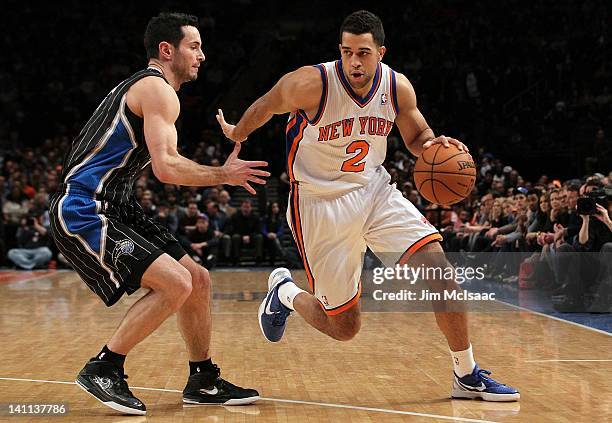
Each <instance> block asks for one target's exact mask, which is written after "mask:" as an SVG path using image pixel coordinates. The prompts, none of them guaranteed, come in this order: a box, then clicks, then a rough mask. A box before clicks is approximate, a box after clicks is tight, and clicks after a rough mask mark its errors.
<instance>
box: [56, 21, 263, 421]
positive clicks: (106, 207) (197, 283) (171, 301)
mask: <svg viewBox="0 0 612 423" xmlns="http://www.w3.org/2000/svg"><path fill="white" fill-rule="evenodd" d="M144 42H145V47H146V51H147V57H148V60H149V63H148V67H147V69H144V70H141V71H139V72H137V73H135V74H134V75H132V76H131V77H130V78H128V79H126V80H125V81H123V82H122V83H120V84H119V85H118V86H117V87H115V88H114V89H113V90H112V91H111V92H110V93H109V94H108V95H107V97H106V98H105V99H104V100H103V101H102V103H101V104H100V105H99V106H98V108H97V109H96V111H95V112H94V114H93V116H92V117H91V118H90V119H89V121H88V122H87V124H86V125H85V127H84V128H83V129H82V131H81V133H80V134H79V135H78V136H77V138H76V139H75V140H74V142H73V144H72V147H71V149H70V151H69V153H68V154H67V156H66V158H65V161H64V169H63V174H62V185H61V187H60V190H58V193H57V194H56V195H55V196H54V197H53V199H52V204H51V210H50V213H51V220H52V233H53V237H54V239H55V241H56V243H57V246H58V248H59V249H60V251H61V252H62V254H63V255H64V256H65V257H66V259H68V261H70V263H71V264H72V266H73V267H74V269H75V270H76V271H77V272H78V273H79V275H80V276H81V278H82V279H83V281H85V283H86V284H87V286H88V287H89V288H90V289H91V290H92V291H94V292H95V293H96V294H97V295H98V296H100V298H101V299H102V300H103V301H104V303H105V304H106V305H107V306H111V305H113V304H114V303H116V302H117V301H118V300H119V299H120V298H121V296H122V295H123V294H124V293H127V294H128V295H129V294H132V293H133V292H135V291H136V290H138V288H140V287H143V288H147V289H148V290H149V292H148V293H147V294H146V295H144V296H143V297H142V298H140V299H139V300H138V301H137V302H136V303H134V305H133V306H132V307H131V308H130V309H129V311H128V312H127V314H126V315H125V317H124V318H123V320H122V322H121V323H120V324H119V327H118V328H117V330H116V331H115V333H114V334H113V335H112V336H111V338H110V340H109V341H108V343H107V344H106V345H105V346H104V348H103V349H102V351H100V353H99V354H97V355H96V356H95V357H94V358H92V359H91V360H90V361H89V362H88V363H87V364H86V365H85V367H84V368H83V369H82V370H81V372H80V373H79V375H78V378H77V384H78V385H79V386H80V387H81V388H83V389H84V390H86V391H87V392H89V393H90V394H91V395H93V396H94V397H96V398H97V399H98V400H100V401H101V402H102V403H104V404H105V405H107V406H109V407H111V408H114V409H116V410H119V411H121V412H124V413H128V414H145V412H146V408H145V406H144V404H143V403H142V402H141V401H140V400H138V399H137V398H135V397H134V395H133V394H132V393H131V392H130V390H129V388H128V385H127V383H126V381H125V379H126V378H127V376H126V375H125V373H124V371H123V363H124V360H125V356H126V354H127V353H128V352H129V351H130V350H131V349H132V348H133V347H134V346H135V345H136V344H138V343H139V342H141V341H142V340H143V339H145V338H146V337H147V336H148V335H150V334H151V333H152V332H153V331H154V330H155V329H157V328H158V327H159V326H160V325H161V323H162V322H163V321H164V320H166V319H167V318H168V317H169V316H170V315H172V314H173V313H177V316H178V326H179V329H180V332H181V334H182V336H183V338H184V340H185V344H186V346H187V350H188V353H189V358H190V362H189V367H190V376H189V379H188V381H187V385H186V387H185V389H184V390H183V401H184V402H186V403H195V404H225V405H241V404H249V403H252V402H254V401H256V400H257V399H258V398H259V394H258V393H257V391H255V390H253V389H243V388H240V387H237V386H235V385H232V384H231V383H229V382H227V381H225V380H223V379H222V378H221V377H220V371H219V368H218V367H217V366H216V365H215V364H213V363H212V361H211V358H210V353H209V346H210V337H211V316H210V290H211V281H210V275H209V274H208V271H207V270H206V269H205V268H203V267H202V266H200V265H198V264H196V263H195V262H194V261H193V260H192V259H191V258H190V257H189V256H188V255H187V254H185V251H183V249H182V248H181V246H180V245H179V243H178V242H177V240H176V239H175V238H174V237H173V236H172V235H171V234H170V233H169V232H168V231H167V230H166V228H164V227H162V226H160V225H158V224H156V223H155V222H153V221H152V220H151V219H150V218H148V217H147V216H146V215H145V214H144V212H143V211H142V209H141V208H140V206H139V205H138V203H137V202H136V200H135V198H134V196H133V194H132V186H133V183H134V180H135V178H136V176H137V175H138V174H139V173H140V171H141V170H142V169H143V168H144V167H145V166H146V165H147V164H148V163H149V162H150V163H151V164H152V168H153V173H154V174H155V176H156V177H157V178H158V179H159V180H160V181H161V182H164V183H168V184H176V185H189V186H204V185H217V184H229V185H239V186H243V187H244V188H245V189H247V190H248V191H249V192H251V193H253V194H254V193H255V191H254V190H253V188H252V186H251V185H250V183H257V184H264V183H265V180H264V179H262V178H265V177H267V176H269V173H268V172H266V171H263V170H261V169H258V168H260V167H262V166H267V163H266V162H248V161H243V160H240V159H238V157H237V156H238V152H239V151H240V144H239V143H238V144H236V145H235V148H234V151H233V152H232V154H231V155H230V156H229V158H228V159H227V161H226V162H225V164H224V165H223V166H221V167H209V166H202V165H199V164H197V163H195V162H193V161H191V160H189V159H187V158H185V157H183V156H181V155H180V154H179V153H178V152H177V132H176V128H175V126H174V123H175V121H176V119H177V118H178V115H179V107H180V106H179V99H178V97H177V95H176V91H178V89H179V88H180V86H181V85H182V84H183V83H185V82H188V81H193V80H195V79H196V78H197V76H198V68H199V66H200V64H201V63H202V62H203V61H204V53H203V52H202V41H201V39H200V34H199V31H198V29H197V18H195V17H193V16H189V15H184V14H178V13H172V14H160V15H159V16H157V17H154V18H152V19H151V20H150V21H149V24H148V25H147V29H146V31H145V36H144Z"/></svg>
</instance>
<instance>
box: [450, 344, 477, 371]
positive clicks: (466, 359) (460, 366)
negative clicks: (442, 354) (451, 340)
mask: <svg viewBox="0 0 612 423" xmlns="http://www.w3.org/2000/svg"><path fill="white" fill-rule="evenodd" d="M450 353H451V357H452V358H453V370H454V371H455V373H456V374H457V376H459V377H463V376H465V375H469V374H470V373H472V371H473V370H474V367H476V362H475V361H474V356H473V355H472V344H470V347H469V348H468V349H467V350H463V351H451V352H450Z"/></svg>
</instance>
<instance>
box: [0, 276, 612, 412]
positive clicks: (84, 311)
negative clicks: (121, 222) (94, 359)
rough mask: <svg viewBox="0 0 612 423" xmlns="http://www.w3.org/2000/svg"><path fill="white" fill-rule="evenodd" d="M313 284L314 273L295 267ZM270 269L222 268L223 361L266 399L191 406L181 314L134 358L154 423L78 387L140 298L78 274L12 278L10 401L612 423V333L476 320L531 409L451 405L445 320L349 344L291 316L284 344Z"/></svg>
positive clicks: (390, 319) (3, 293) (5, 370)
mask: <svg viewBox="0 0 612 423" xmlns="http://www.w3.org/2000/svg"><path fill="white" fill-rule="evenodd" d="M295 276H296V279H297V280H298V281H301V282H303V281H304V280H305V277H304V275H303V274H302V273H299V272H296V273H295ZM266 280H267V273H266V272H259V271H257V272H256V271H248V272H247V271H244V272H238V271H233V272H213V284H214V300H213V325H214V329H213V330H214V333H213V347H212V353H213V360H214V361H215V362H216V363H218V364H219V365H220V367H221V369H222V375H223V376H224V377H226V378H227V379H228V380H230V381H231V382H234V383H236V384H239V385H242V386H248V387H253V388H256V389H258V390H259V391H260V393H261V395H262V396H263V398H262V400H261V401H259V402H258V403H256V404H255V405H251V406H245V407H222V406H189V407H188V406H183V404H182V403H181V395H180V391H181V390H182V388H183V386H184V383H185V381H186V377H187V374H188V368H187V364H186V363H187V356H186V353H185V349H184V345H183V343H182V340H181V337H180V334H179V333H178V331H177V328H176V321H175V318H170V319H169V320H168V321H167V322H165V323H164V324H163V325H162V326H161V327H160V328H159V329H158V330H157V331H156V332H155V333H154V334H153V335H152V336H151V337H149V338H148V339H146V340H145V341H144V342H143V343H142V344H140V345H138V346H137V347H136V349H135V350H133V351H132V352H131V353H130V355H128V359H127V362H126V372H127V374H128V375H129V383H130V386H131V388H132V391H133V392H134V393H135V394H136V395H137V396H139V397H140V398H141V399H142V400H143V401H144V402H145V404H146V405H147V409H148V412H147V416H121V415H119V414H117V413H116V412H114V411H113V410H111V409H109V408H106V407H104V406H102V405H101V404H99V403H98V402H97V401H96V400H95V399H93V398H91V397H90V396H88V395H87V394H85V393H84V392H82V391H81V390H80V389H78V388H77V387H76V386H75V385H74V384H73V382H74V379H75V376H76V374H77V372H78V371H79V370H80V369H81V367H82V366H83V364H84V363H85V362H86V361H87V360H88V358H89V357H90V356H91V355H93V354H95V353H96V352H98V351H99V349H100V348H101V346H102V345H104V344H105V342H106V340H107V339H108V337H109V336H110V334H111V332H112V331H113V329H114V328H115V326H116V325H117V324H118V323H119V320H120V318H121V317H122V315H123V314H124V312H125V311H126V310H127V308H128V307H129V306H130V305H131V304H132V303H133V302H134V301H136V300H137V299H138V298H139V296H140V295H142V294H139V293H136V294H134V295H132V296H131V297H129V298H125V299H124V300H122V301H121V302H120V303H118V304H117V305H116V306H114V307H112V308H110V309H108V308H106V307H105V306H104V305H103V304H102V303H101V302H100V301H99V300H98V299H97V297H95V296H94V295H93V294H92V293H90V291H89V290H88V289H87V288H86V287H85V285H84V284H83V283H81V282H80V280H79V279H78V277H77V276H76V274H75V273H73V272H56V273H19V274H14V273H7V272H3V273H2V274H0V404H2V403H4V404H6V403H29V404H32V403H65V404H68V407H69V413H68V414H67V415H66V416H64V417H58V418H53V419H48V418H44V417H29V418H26V417H20V418H16V417H9V416H7V415H6V414H5V415H0V421H7V422H13V421H32V422H41V421H46V420H51V421H56V422H72V421H83V422H92V421H95V422H98V421H100V422H130V423H134V422H149V421H150V422H191V421H203V422H233V421H238V422H246V421H291V422H321V421H338V422H345V421H348V422H379V421H384V422H386V421H398V422H399V421H415V422H435V421H440V422H445V421H472V422H475V421H496V422H497V421H500V422H583V421H584V422H603V421H611V420H612V337H611V336H609V335H608V334H605V333H600V332H597V331H593V330H588V329H586V328H584V327H580V326H576V325H572V324H569V323H566V322H562V321H558V320H553V319H550V318H547V317H544V316H542V315H537V314H533V313H531V312H528V311H523V310H517V309H513V308H509V307H508V308H507V310H506V311H503V312H499V311H498V312H495V313H473V314H472V315H471V329H472V343H473V345H474V351H475V355H476V360H477V361H478V363H479V365H480V366H481V367H482V368H485V369H490V370H493V376H494V377H497V378H499V379H500V380H502V381H503V382H505V383H508V384H511V385H514V386H516V387H518V388H519V389H520V391H521V396H522V399H521V402H519V403H488V402H483V401H469V400H467V401H466V400H450V399H449V394H450V387H451V381H452V377H451V375H452V373H451V372H452V368H451V364H450V359H449V355H448V351H447V346H446V343H445V342H444V339H443V337H442V335H441V334H440V333H439V332H438V330H437V327H436V325H435V320H434V318H433V315H432V314H431V313H366V314H364V316H363V325H362V330H361V333H360V334H359V335H357V337H356V338H355V339H354V340H352V341H350V342H348V343H339V342H336V341H333V340H331V339H328V338H327V337H325V336H324V335H321V334H319V333H317V332H316V331H315V330H314V329H312V328H310V327H309V326H307V325H306V324H305V322H304V321H303V320H301V318H299V317H291V319H290V322H289V325H288V327H287V332H286V335H285V338H284V339H283V341H281V342H280V343H279V344H271V343H268V342H267V341H265V340H264V339H263V337H262V336H261V334H260V330H259V326H258V323H257V319H256V310H257V307H258V304H259V301H260V299H261V298H262V296H263V295H264V291H265V288H266Z"/></svg>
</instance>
